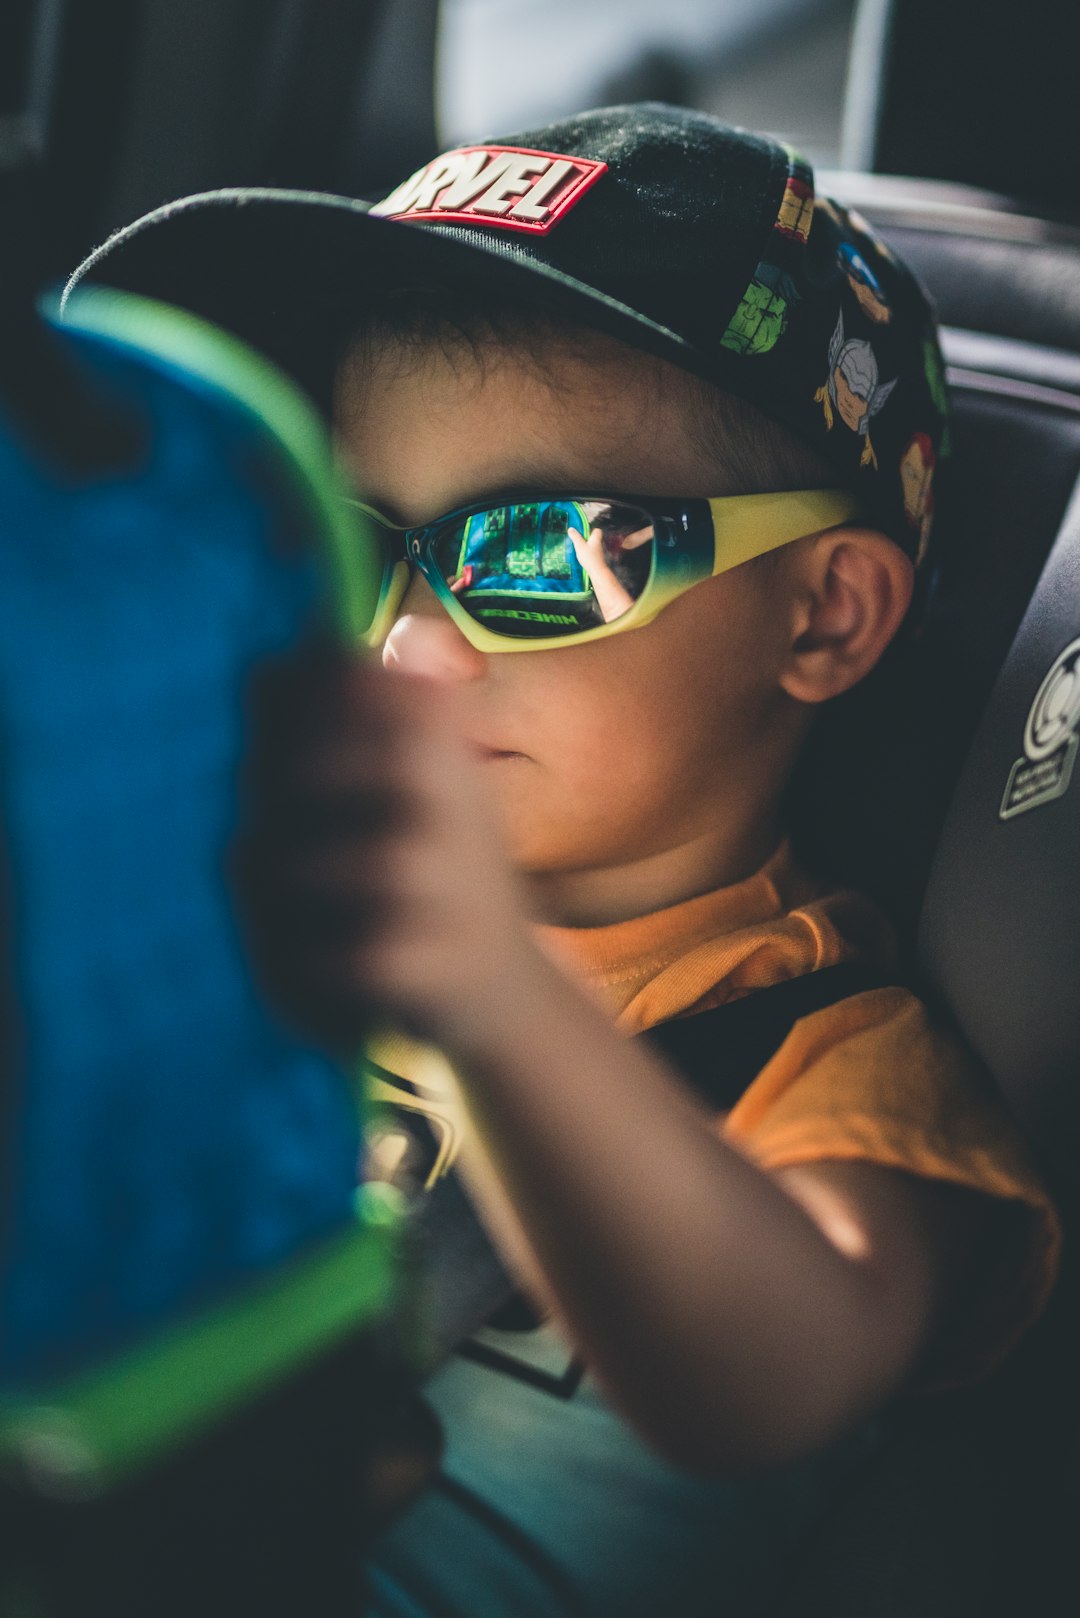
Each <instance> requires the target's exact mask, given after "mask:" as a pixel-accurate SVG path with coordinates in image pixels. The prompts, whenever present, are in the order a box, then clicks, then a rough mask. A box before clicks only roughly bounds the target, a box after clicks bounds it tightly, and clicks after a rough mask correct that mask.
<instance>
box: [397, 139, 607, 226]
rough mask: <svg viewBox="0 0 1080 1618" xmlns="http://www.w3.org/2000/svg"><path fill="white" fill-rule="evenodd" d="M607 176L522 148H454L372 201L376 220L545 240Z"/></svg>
mask: <svg viewBox="0 0 1080 1618" xmlns="http://www.w3.org/2000/svg"><path fill="white" fill-rule="evenodd" d="M606 170H607V164H606V163H598V162H595V161H594V160H593V159H592V158H590V157H563V156H560V155H559V153H557V152H530V151H528V150H526V148H524V147H522V146H460V147H458V149H457V150H456V151H453V152H444V153H443V155H442V156H441V157H436V158H433V159H432V161H431V162H430V163H425V164H424V167H423V168H422V169H417V171H416V173H415V174H414V175H412V176H411V178H410V179H408V180H406V181H405V182H404V184H403V185H399V186H398V187H397V189H396V190H395V191H391V193H390V195H389V196H388V197H384V198H383V200H382V201H381V202H377V203H376V204H375V206H374V207H373V208H372V210H371V212H372V213H373V214H377V215H378V216H379V217H380V218H383V219H437V220H438V221H439V222H440V224H449V223H450V222H451V221H452V220H460V221H461V222H462V223H463V224H466V225H501V226H503V228H504V229H506V230H527V231H531V232H533V233H534V234H536V235H540V236H543V235H545V234H546V233H547V232H548V231H549V230H550V229H551V227H552V225H554V224H556V223H557V222H558V221H559V220H560V219H561V218H562V216H563V214H564V213H566V212H567V211H568V210H569V209H570V208H572V207H573V206H574V204H575V203H576V202H579V201H580V200H581V198H582V197H583V196H584V194H585V192H586V191H587V190H588V189H589V187H590V186H591V185H595V183H596V181H597V180H598V179H599V178H600V176H601V174H603V173H605V172H606Z"/></svg>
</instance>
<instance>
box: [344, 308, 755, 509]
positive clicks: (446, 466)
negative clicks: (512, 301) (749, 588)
mask: <svg viewBox="0 0 1080 1618" xmlns="http://www.w3.org/2000/svg"><path fill="white" fill-rule="evenodd" d="M695 406H696V407H697V409H700V388H698V387H695V385H694V382H693V379H692V378H690V377H689V376H686V375H684V373H681V372H679V371H678V370H677V368H676V367H674V366H672V365H669V364H667V363H666V362H664V361H662V360H654V359H652V357H651V356H649V355H645V354H640V353H638V352H636V351H635V350H634V349H632V348H630V347H628V346H627V345H626V344H623V343H618V342H616V341H615V340H614V339H608V338H597V339H596V340H595V342H594V341H592V339H591V337H590V338H581V337H580V335H579V334H576V333H575V334H573V335H572V336H571V337H568V338H562V337H560V336H556V335H551V336H549V337H537V338H536V340H535V341H534V340H532V339H530V340H529V341H528V342H527V343H526V342H521V343H508V342H506V341H498V342H495V341H490V342H481V343H477V342H473V341H466V340H449V341H446V342H444V341H442V340H441V339H435V338H428V339H424V340H423V341H416V340H414V339H411V338H410V339H408V340H407V341H405V340H402V339H400V338H395V337H391V336H385V337H378V336H376V337H375V338H374V340H365V341H364V342H362V343H361V344H360V345H358V347H357V348H356V349H355V350H354V352H353V354H352V355H351V356H350V359H349V362H348V363H347V365H346V367H345V370H344V372H343V376H342V382H341V386H340V387H339V390H338V410H337V437H338V442H339V446H340V449H341V453H342V455H343V457H344V458H345V460H346V462H347V464H348V465H349V468H350V470H351V472H352V474H353V476H354V477H355V478H356V479H357V481H358V482H359V483H360V485H361V486H362V487H363V488H365V489H366V490H367V492H368V494H369V497H370V498H371V499H372V500H373V501H374V502H375V503H376V504H379V498H378V497H379V496H380V495H381V497H382V501H383V503H384V505H386V506H393V507H395V508H396V509H397V510H398V511H400V512H403V513H404V520H422V518H421V516H418V515H417V503H419V505H421V506H423V507H424V508H425V510H424V513H423V515H428V516H430V515H433V514H435V513H434V512H433V511H431V510H429V509H427V508H428V507H429V506H430V505H431V504H432V503H433V502H434V503H436V504H441V509H448V508H449V507H450V506H452V505H453V504H455V503H458V502H465V501H468V500H471V499H474V498H482V497H484V496H486V495H488V494H496V493H502V492H505V491H507V490H509V489H519V490H520V489H521V488H522V487H525V486H530V485H531V486H533V487H536V488H538V489H539V488H545V487H546V488H549V489H555V488H560V489H564V490H565V489H569V488H572V487H575V486H580V487H581V488H582V490H583V492H596V493H602V492H612V493H616V492H625V493H630V492H636V493H642V494H644V493H654V494H671V495H674V494H682V495H695V494H698V495H709V494H716V493H718V492H721V491H720V489H719V488H718V487H716V485H717V481H718V479H721V478H722V476H723V467H722V464H721V463H722V459H723V457H722V455H720V454H713V455H709V454H706V453H705V452H704V449H703V446H702V445H701V444H700V442H699V439H698V437H697V436H696V435H695V434H694V433H693V432H692V431H690V430H689V429H690V418H691V417H692V415H693V413H694V410H695ZM388 514H389V513H388Z"/></svg>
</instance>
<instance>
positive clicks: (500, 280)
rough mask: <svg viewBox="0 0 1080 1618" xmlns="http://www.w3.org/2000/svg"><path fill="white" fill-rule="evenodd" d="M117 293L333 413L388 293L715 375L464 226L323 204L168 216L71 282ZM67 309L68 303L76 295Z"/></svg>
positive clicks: (190, 206)
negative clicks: (225, 339) (167, 315)
mask: <svg viewBox="0 0 1080 1618" xmlns="http://www.w3.org/2000/svg"><path fill="white" fill-rule="evenodd" d="M84 281H85V282H92V283H94V284H97V285H105V286H110V287H115V288H117V289H118V290H121V291H126V292H135V293H139V294H141V295H142V296H144V297H150V298H157V299H160V300H161V301H163V302H165V303H171V304H175V305H177V306H178V307H180V308H183V309H188V310H190V311H191V312H192V313H193V314H197V315H199V316H201V317H202V318H203V319H206V320H210V321H213V322H214V323H215V324H216V325H219V326H222V327H224V328H225V330H227V331H230V332H232V333H233V334H234V335H235V336H237V337H240V338H241V339H242V340H243V341H245V342H248V343H250V344H252V346H253V347H255V348H257V349H259V350H260V351H261V352H262V353H264V354H266V355H267V356H268V357H269V358H270V359H271V360H273V361H274V362H275V363H276V364H278V365H280V366H281V367H282V369H283V370H285V371H286V372H287V373H288V374H289V375H290V376H291V377H292V378H293V379H294V380H295V381H297V382H299V383H300V385H301V386H302V387H303V388H305V389H306V391H307V392H308V393H309V394H311V396H312V397H313V398H314V399H315V401H316V403H317V404H318V405H319V406H320V407H321V408H322V409H323V410H324V411H327V412H328V411H329V408H330V405H331V401H332V397H333V378H334V375H335V372H336V369H337V366H338V365H339V363H340V360H341V358H342V354H343V352H344V349H345V346H346V345H347V342H348V339H349V335H350V333H351V332H352V331H353V330H355V329H356V328H357V326H359V324H360V323H361V321H362V319H363V314H364V310H365V307H366V306H367V304H368V302H369V301H370V300H371V299H372V298H373V297H374V296H375V295H376V294H380V295H381V293H382V292H383V291H385V289H386V288H388V287H393V286H406V285H428V284H432V285H439V286H449V287H454V286H460V287H462V288H467V289H469V290H470V291H471V292H472V293H473V295H474V296H475V294H476V293H477V292H479V293H481V294H483V292H484V291H485V290H487V291H490V292H491V294H492V296H493V297H495V296H500V295H501V296H503V297H505V296H506V295H507V294H508V293H516V295H517V296H521V295H522V294H524V293H525V292H526V290H528V292H529V295H530V296H532V297H535V298H536V299H537V300H538V301H539V302H542V303H543V305H544V306H545V307H548V308H551V309H552V310H553V311H554V312H556V313H559V314H561V315H563V316H564V317H565V318H567V319H569V320H574V321H577V322H579V323H580V324H582V325H585V326H588V327H591V328H593V329H596V330H600V331H605V332H607V333H608V334H609V335H611V336H614V337H618V338H621V339H622V340H623V341H626V342H629V343H630V344H632V346H634V347H635V348H639V349H644V350H646V351H647V352H652V353H655V354H658V355H660V356H661V357H663V358H666V359H670V360H672V361H673V362H674V363H676V364H678V365H680V366H682V367H683V368H684V369H689V370H692V371H696V372H698V373H699V374H701V375H706V376H707V375H709V374H710V372H711V369H712V367H711V366H710V365H709V362H708V361H707V359H706V358H705V356H704V355H697V354H696V351H695V350H694V348H693V347H692V345H691V344H689V343H687V342H686V340H685V339H683V338H681V337H679V336H678V335H677V334H676V333H674V332H672V331H670V330H669V329H668V328H666V327H664V326H661V325H658V324H656V323H655V322H654V321H651V320H649V319H648V318H647V317H646V316H643V315H641V314H638V313H637V312H636V311H634V310H632V309H630V308H628V307H627V306H626V305H624V304H621V303H619V302H617V301H616V300H615V299H612V298H610V297H608V296H606V295H605V294H604V293H602V292H600V291H598V290H597V289H596V288H594V287H590V286H587V285H585V284H584V283H583V282H580V281H576V280H574V279H573V278H571V277H569V276H566V275H564V274H562V273H561V272H559V271H557V270H554V269H552V268H550V267H549V266H547V265H545V264H542V263H537V262H536V261H535V260H533V259H530V258H525V257H522V256H521V255H520V254H516V253H515V252H514V251H513V246H512V244H506V243H504V242H502V241H501V240H494V241H492V240H490V239H484V240H478V239H477V238H476V237H475V236H467V235H466V234H465V233H464V232H460V231H457V230H455V229H453V228H452V227H446V226H440V227H435V228H432V227H425V226H423V225H419V224H402V223H399V222H397V221H394V220H390V219H383V218H380V217H378V216H377V215H374V214H372V213H371V212H370V211H369V205H368V204H367V203H364V202H360V201H357V200H355V199H353V198H349V197H339V196H333V195H329V194H323V193H320V192H309V191H285V190H274V189H266V188H236V189H229V190H221V191H209V192H203V193H200V194H198V195H196V196H191V197H185V198H182V199H181V200H180V201H178V202H173V203H169V204H167V205H166V206H164V207H162V208H158V209H156V210H154V212H152V213H149V214H146V215H144V216H143V217H142V218H141V219H137V220H136V221H135V222H134V223H133V224H131V225H128V226H127V227H126V228H125V229H123V230H121V231H118V232H117V233H116V234H115V235H114V236H111V237H110V238H109V239H108V240H107V241H106V242H105V243H103V245H102V246H101V247H99V248H97V249H96V250H95V251H94V252H93V253H91V254H90V256H89V257H88V258H86V259H85V260H84V261H83V263H82V264H80V265H79V267H78V269H77V270H76V271H75V273H74V274H73V276H72V277H71V280H70V282H69V283H68V288H67V291H71V290H72V289H73V288H74V287H75V286H77V285H79V284H80V283H82V282H84ZM65 296H66V293H65Z"/></svg>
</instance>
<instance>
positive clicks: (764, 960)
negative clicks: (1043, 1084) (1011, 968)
mask: <svg viewBox="0 0 1080 1618" xmlns="http://www.w3.org/2000/svg"><path fill="white" fill-rule="evenodd" d="M538 935H539V938H540V941H541V943H542V944H543V946H544V947H545V949H546V950H547V951H548V953H549V954H551V955H552V956H553V957H554V958H555V959H556V960H557V961H558V962H559V963H560V964H561V966H562V967H563V969H564V970H565V971H566V972H567V974H568V975H569V976H570V977H572V978H574V979H576V980H577V981H579V982H581V983H582V984H583V985H584V986H586V987H587V988H589V989H590V990H591V991H592V992H593V993H595V994H598V995H599V996H600V997H601V999H602V1000H603V1002H604V1003H605V1004H606V1005H607V1007H608V1009H609V1010H610V1011H611V1013H612V1014H613V1015H614V1017H615V1020H616V1023H617V1025H618V1026H619V1027H620V1028H622V1029H623V1030H625V1032H626V1033H627V1034H638V1033H641V1032H643V1031H644V1030H645V1029H647V1028H652V1027H654V1026H655V1025H656V1024H657V1023H661V1022H666V1021H668V1020H670V1019H671V1018H674V1017H680V1016H685V1015H687V1014H689V1013H693V1012H699V1011H706V1010H708V1009H710V1008H711V1007H713V1006H717V1005H722V1004H724V1003H726V1002H727V1001H730V1000H736V999H739V998H740V997H741V996H743V995H745V994H749V993H750V992H752V991H753V990H755V989H763V988H768V987H770V986H771V985H773V984H776V983H780V982H782V981H784V980H785V979H788V978H795V977H801V976H802V975H803V974H805V973H807V972H814V971H817V970H819V969H821V968H824V967H829V966H834V965H837V964H839V963H840V962H842V961H848V960H856V959H858V960H866V961H870V962H871V963H874V964H876V965H879V966H882V967H884V968H885V969H886V970H889V969H891V967H892V965H893V955H894V943H893V938H892V933H891V929H890V928H889V926H888V923H887V922H886V921H885V918H884V917H883V916H882V915H881V913H880V911H878V910H877V909H876V907H875V906H874V905H873V904H871V902H870V901H869V900H867V899H865V898H862V897H861V896H860V895H858V894H854V893H849V892H835V891H834V892H827V891H824V890H823V889H822V888H821V886H820V885H818V884H815V883H814V882H813V881H812V880H811V879H810V878H808V877H807V876H806V875H805V874H804V873H803V872H802V871H800V870H799V868H798V867H797V866H796V865H795V863H794V861H793V860H792V857H791V853H790V850H789V848H788V847H787V845H783V846H781V848H780V849H779V850H778V851H777V853H776V854H775V855H774V856H773V857H772V859H771V860H769V861H768V862H767V864H766V865H764V866H763V867H762V869H761V870H760V871H758V872H757V873H756V874H755V875H754V876H751V877H749V878H747V880H746V881H743V882H738V883H735V884H733V885H732V886H730V887H725V888H720V889H717V890H716V891H715V892H712V893H705V894H702V895H700V896H699V897H698V898H695V899H689V900H686V901H685V902H683V903H681V904H677V905H672V906H671V907H670V908H668V909H666V910H660V911H657V912H654V913H653V914H652V915H647V916H640V917H636V918H635V919H633V920H631V921H624V922H618V923H616V924H614V925H612V926H606V927H586V928H564V927H541V928H539V929H538ZM369 1058H370V1061H369V1072H370V1073H373V1074H374V1075H375V1077H376V1086H375V1089H376V1096H377V1099H382V1100H384V1101H387V1102H391V1103H393V1104H396V1105H398V1106H400V1105H402V1103H403V1099H404V1098H403V1096H402V1093H401V1091H396V1092H395V1086H394V1084H393V1079H394V1077H395V1075H401V1076H404V1077H405V1078H407V1079H409V1080H410V1081H411V1084H412V1086H413V1094H412V1095H411V1096H410V1097H409V1098H408V1099H405V1100H404V1104H405V1105H406V1106H408V1107H410V1108H412V1109H414V1110H417V1111H422V1112H424V1113H425V1114H426V1115H427V1117H428V1120H429V1122H430V1123H432V1124H434V1125H435V1126H436V1134H437V1136H438V1137H439V1159H438V1166H437V1169H436V1170H435V1171H434V1173H433V1175H432V1178H435V1177H436V1175H437V1174H438V1173H441V1172H444V1171H445V1169H446V1168H448V1167H449V1166H450V1164H451V1163H452V1161H453V1159H454V1156H455V1155H456V1150H457V1140H456V1129H455V1125H454V1118H453V1110H452V1108H447V1107H446V1106H445V1105H444V1102H443V1097H444V1096H445V1093H446V1090H447V1089H448V1088H452V1081H450V1082H449V1083H447V1078H448V1075H446V1071H445V1070H446V1064H445V1060H444V1059H443V1058H442V1057H440V1056H439V1054H438V1053H437V1052H435V1051H432V1050H431V1049H430V1048H429V1047H424V1046H419V1045H416V1044H415V1043H413V1042H412V1041H409V1040H406V1039H404V1038H401V1037H400V1036H393V1035H391V1036H387V1037H383V1038H382V1039H379V1040H377V1041H375V1042H374V1043H373V1045H372V1047H371V1048H370V1049H369ZM440 1068H441V1069H442V1070H443V1076H442V1077H440ZM385 1081H391V1082H389V1083H387V1082H385ZM718 1127H719V1128H720V1129H721V1131H722V1132H723V1134H724V1135H725V1136H726V1137H727V1138H728V1139H729V1140H731V1141H732V1143H733V1144H737V1145H738V1147H739V1148H740V1149H741V1150H742V1151H744V1152H745V1153H747V1154H748V1155H750V1156H752V1157H753V1158H754V1159H755V1161H756V1162H757V1163H758V1164H759V1165H760V1166H761V1167H762V1168H763V1169H766V1170H774V1169H780V1168H787V1167H790V1166H792V1165H794V1164H798V1163H813V1162H822V1161H825V1160H830V1159H831V1160H835V1159H847V1160H857V1161H861V1162H867V1163H880V1164H882V1165H883V1166H885V1167H887V1168H893V1169H901V1170H905V1171H907V1172H908V1173H911V1174H918V1175H922V1176H925V1177H926V1178H928V1179H933V1180H938V1181H943V1182H946V1183H949V1184H952V1185H957V1186H966V1187H969V1188H971V1189H973V1190H975V1191H980V1192H983V1193H985V1194H986V1195H988V1196H990V1197H993V1198H996V1199H1002V1200H1003V1201H1004V1202H1005V1203H1006V1204H1010V1205H1012V1206H1013V1207H1014V1208H1015V1209H1016V1210H1017V1213H1018V1217H1017V1220H1016V1223H1015V1232H1014V1235H1015V1240H1014V1241H1013V1242H1012V1243H1011V1244H1010V1243H1008V1242H1006V1243H1004V1244H1003V1250H1002V1253H1001V1255H1000V1259H999V1262H998V1263H997V1265H996V1266H995V1267H994V1273H993V1274H992V1275H987V1276H985V1277H983V1278H981V1280H982V1284H981V1285H978V1286H976V1287H974V1288H973V1289H972V1293H971V1296H970V1298H969V1299H967V1300H965V1301H966V1302H967V1303H968V1304H969V1307H968V1308H967V1309H966V1310H965V1311H964V1318H963V1319H958V1320H957V1321H956V1323H955V1324H954V1326H953V1328H952V1329H951V1331H950V1332H949V1333H948V1334H947V1340H945V1341H942V1342H940V1343H938V1344H937V1345H936V1347H935V1352H934V1356H933V1361H932V1364H928V1365H927V1367H926V1368H925V1372H924V1375H923V1377H922V1378H921V1379H920V1380H921V1381H922V1382H923V1384H925V1383H927V1382H928V1381H929V1382H932V1383H934V1384H935V1385H936V1384H940V1383H942V1382H948V1381H954V1380H959V1379H967V1378H969V1377H971V1376H974V1375H977V1374H979V1373H980V1372H981V1371H983V1370H984V1369H986V1368H987V1367H988V1366H989V1365H990V1364H992V1363H993V1362H994V1361H995V1360H996V1359H998V1358H999V1357H1000V1355H1001V1354H1002V1353H1003V1352H1004V1351H1005V1349H1006V1348H1007V1347H1009V1346H1010V1345H1011V1343H1012V1342H1013V1341H1014V1340H1015V1338H1017V1337H1018V1336H1019V1335H1020V1334H1021V1333H1022V1331H1023V1330H1024V1329H1025V1327H1026V1326H1028V1325H1029V1324H1030V1323H1031V1322H1032V1321H1033V1320H1034V1319H1035V1317H1036V1316H1037V1315H1038V1313H1039V1311H1040V1309H1041V1307H1042V1305H1043V1303H1044V1302H1045V1299H1046V1297H1047V1294H1048V1293H1049V1291H1050V1288H1051V1286H1052V1284H1053V1280H1054V1276H1055V1274H1056V1270H1057V1262H1058V1250H1059V1247H1060V1228H1059V1224H1058V1220H1057V1217H1056V1214H1055V1212H1054V1209H1053V1207H1052V1205H1051V1204H1050V1202H1049V1199H1048V1198H1047V1195H1046V1193H1045V1191H1044V1190H1043V1188H1042V1186H1041V1184H1040V1182H1039V1179H1038V1177H1037V1175H1036V1173H1035V1171H1034V1169H1033V1168H1032V1165H1031V1163H1030V1161H1029V1159H1028V1156H1027V1153H1026V1151H1025V1148H1024V1145H1023V1142H1022V1140H1021V1138H1020V1136H1019V1133H1018V1131H1017V1130H1016V1127H1015V1125H1014V1124H1013V1123H1012V1122H1011V1121H1010V1119H1009V1116H1008V1114H1007V1113H1006V1111H1005V1109H1004V1107H1003V1105H1002V1103H1001V1102H1000V1101H999V1100H998V1098H997V1097H996V1095H995V1094H994V1093H993V1091H992V1089H991V1088H990V1084H989V1080H988V1079H987V1078H986V1076H985V1075H984V1074H983V1072H982V1070H981V1069H980V1068H979V1066H978V1064H977V1063H976V1061H975V1059H974V1058H973V1057H972V1056H971V1055H970V1054H969V1053H968V1052H967V1050H966V1049H965V1048H964V1046H963V1045H962V1044H961V1043H960V1042H959V1041H958V1040H957V1038H956V1037H955V1035H953V1034H951V1033H950V1032H949V1031H947V1030H946V1029H944V1028H942V1027H940V1026H939V1025H937V1024H936V1023H935V1022H934V1020H933V1018H932V1017H931V1015H930V1013H929V1012H928V1011H927V1009H926V1007H925V1006H924V1005H923V1004H922V1002H921V1001H919V1000H918V999H917V998H916V997H915V996H914V995H913V994H912V993H911V992H910V991H908V990H907V989H904V988H899V987H897V988H881V989H871V990H867V991H865V992H863V993H861V994H855V995H852V996H850V997H849V998H848V999H845V1000H841V1001H838V1002H837V1003H836V1004H834V1005H831V1006H826V1007H824V1008H823V1009H822V1010H820V1011H816V1012H814V1013H812V1014H811V1015H810V1016H807V1017H805V1018H803V1019H802V1020H801V1021H800V1022H797V1023H796V1024H795V1026H794V1027H793V1028H792V1030H791V1032H790V1033H789V1035H788V1036H787V1038H786V1039H785V1040H784V1042H783V1044H782V1045H781V1046H780V1048H779V1049H778V1050H777V1051H776V1053H775V1054H774V1055H773V1057H772V1058H771V1059H770V1060H769V1061H768V1062H767V1063H766V1065H765V1067H764V1068H763V1069H762V1070H761V1072H760V1073H759V1074H758V1076H757V1077H756V1078H755V1079H754V1080H753V1081H752V1083H751V1084H750V1085H749V1086H748V1088H747V1089H746V1091H745V1092H744V1093H743V1095H742V1096H741V1098H740V1099H739V1101H738V1102H737V1103H736V1105H735V1106H734V1108H733V1109H732V1110H731V1111H730V1112H729V1113H727V1114H726V1115H720V1117H719V1120H718ZM958 1313H959V1312H958Z"/></svg>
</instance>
